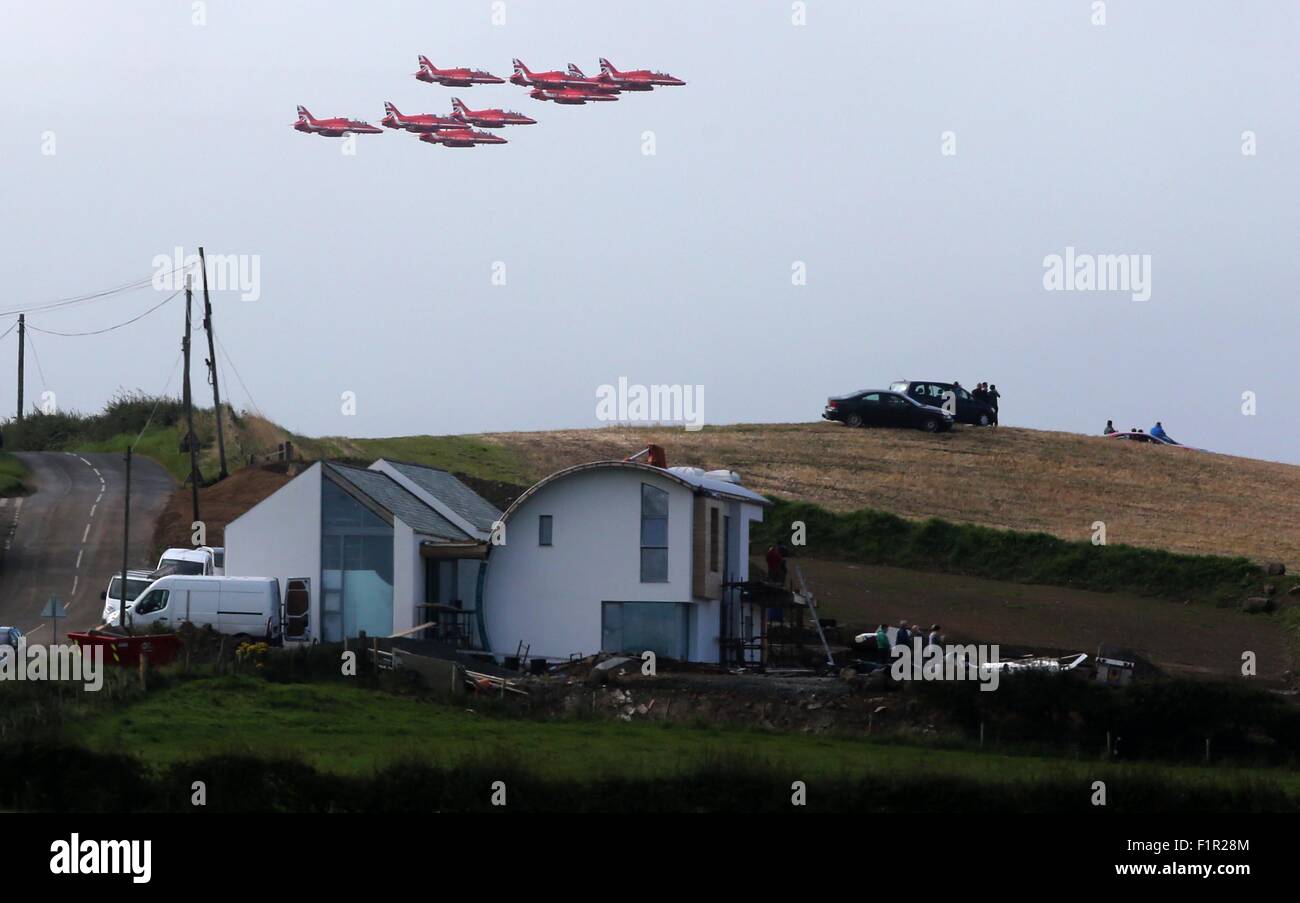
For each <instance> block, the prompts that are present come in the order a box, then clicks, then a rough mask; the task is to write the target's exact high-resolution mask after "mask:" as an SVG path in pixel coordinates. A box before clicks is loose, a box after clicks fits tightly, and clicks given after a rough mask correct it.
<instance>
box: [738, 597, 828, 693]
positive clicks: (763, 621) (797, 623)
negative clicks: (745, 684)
mask: <svg viewBox="0 0 1300 903" xmlns="http://www.w3.org/2000/svg"><path fill="white" fill-rule="evenodd" d="M722 586H723V599H722V630H721V633H720V635H719V640H718V642H719V646H720V660H721V664H722V665H724V666H725V667H729V668H751V669H755V670H763V669H765V668H769V667H772V666H773V665H783V664H791V665H798V666H802V665H806V664H807V663H808V662H809V661H810V659H812V658H814V657H819V655H818V652H819V650H818V647H820V652H822V653H824V654H825V658H826V663H827V664H834V660H833V658H832V657H831V653H830V648H829V646H828V645H827V643H826V638H825V636H824V634H823V633H822V629H821V623H820V621H819V620H818V617H817V607H816V604H815V603H814V602H813V599H812V596H811V594H809V593H807V592H806V591H805V592H794V591H793V590H791V589H789V588H787V587H786V586H785V585H784V584H783V583H777V582H775V581H772V580H761V579H759V580H753V579H751V580H732V581H727V582H724V583H723V585H722ZM809 621H811V623H812V626H813V628H815V629H811V630H810V629H809V627H808V622H809Z"/></svg>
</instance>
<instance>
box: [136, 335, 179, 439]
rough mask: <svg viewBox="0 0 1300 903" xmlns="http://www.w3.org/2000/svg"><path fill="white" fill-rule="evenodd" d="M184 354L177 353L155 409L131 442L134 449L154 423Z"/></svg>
mask: <svg viewBox="0 0 1300 903" xmlns="http://www.w3.org/2000/svg"><path fill="white" fill-rule="evenodd" d="M184 354H185V352H184V351H180V352H178V353H177V354H176V360H175V361H173V362H172V372H171V373H170V374H169V375H168V376H167V383H166V385H164V386H163V390H162V392H161V393H159V395H158V398H157V400H155V401H154V403H153V410H152V411H150V412H149V419H148V420H146V421H145V422H144V426H143V427H141V428H140V434H139V435H138V436H136V437H135V441H134V442H132V443H131V448H132V449H133V450H134V449H135V447H136V446H137V445H139V444H140V440H141V439H142V438H144V434H145V430H147V429H149V424H151V423H153V418H154V415H155V414H157V413H158V405H160V404H162V403H163V399H164V398H166V397H167V390H168V389H170V388H171V387H172V377H174V376H175V375H176V369H177V367H179V366H180V363H181V357H182V356H183V355H184Z"/></svg>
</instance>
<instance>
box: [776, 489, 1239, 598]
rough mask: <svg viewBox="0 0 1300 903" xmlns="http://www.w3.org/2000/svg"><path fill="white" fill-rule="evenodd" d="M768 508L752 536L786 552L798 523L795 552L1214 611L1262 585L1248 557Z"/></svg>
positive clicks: (797, 506) (878, 515)
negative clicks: (1209, 605) (803, 540)
mask: <svg viewBox="0 0 1300 903" xmlns="http://www.w3.org/2000/svg"><path fill="white" fill-rule="evenodd" d="M774 501H775V507H774V509H773V510H772V511H771V512H769V514H768V516H767V517H765V518H764V520H763V523H762V524H761V525H756V527H755V529H754V532H753V539H754V540H755V541H756V542H758V543H760V544H761V545H763V546H766V545H769V544H771V543H772V542H775V541H780V542H784V543H786V544H787V545H788V544H789V543H790V537H791V525H792V524H793V523H795V522H798V521H801V522H803V523H804V524H805V525H806V537H807V545H806V546H805V547H802V548H799V549H797V551H798V552H799V553H800V554H808V555H812V556H814V557H819V558H831V559H836V560H841V561H851V562H856V563H860V564H882V565H890V566H893V567H901V568H908V569H912V570H919V571H939V572H943V573H950V574H964V575H967V576H973V577H987V578H990V579H996V580H1008V581H1013V582H1017V583H1039V584H1046V585H1049V586H1069V587H1075V588H1078V589H1088V590H1095V591H1099V592H1114V591H1119V590H1123V591H1127V592H1132V593H1137V594H1140V595H1147V596H1160V597H1165V598H1176V599H1180V600H1181V599H1194V600H1198V601H1208V602H1214V603H1220V604H1224V603H1229V602H1234V601H1238V600H1240V598H1241V597H1242V596H1243V595H1244V594H1245V593H1246V592H1248V591H1250V590H1251V589H1253V588H1255V587H1256V586H1258V584H1260V583H1261V582H1262V578H1263V570H1262V569H1261V568H1260V567H1259V566H1258V565H1256V564H1254V563H1253V562H1251V561H1249V560H1248V559H1246V558H1223V557H1218V556H1212V555H1183V554H1177V553H1173V552H1164V551H1161V550H1158V549H1142V548H1137V547H1135V546H1126V545H1103V546H1095V545H1093V544H1092V543H1090V542H1071V541H1068V540H1064V539H1059V538H1057V537H1055V536H1050V535H1048V534H1046V533H1026V532H1017V531H1013V530H995V529H992V528H990V527H979V526H974V525H971V524H955V523H951V522H949V521H944V520H939V519H937V518H931V519H929V520H925V521H910V520H905V519H904V518H901V517H897V516H895V515H893V514H887V513H884V512H881V511H873V510H869V509H864V510H860V511H854V512H852V513H849V514H836V513H833V512H831V511H827V510H826V509H825V508H821V507H819V506H817V505H812V504H808V503H806V502H791V501H787V500H784V499H775V500H774Z"/></svg>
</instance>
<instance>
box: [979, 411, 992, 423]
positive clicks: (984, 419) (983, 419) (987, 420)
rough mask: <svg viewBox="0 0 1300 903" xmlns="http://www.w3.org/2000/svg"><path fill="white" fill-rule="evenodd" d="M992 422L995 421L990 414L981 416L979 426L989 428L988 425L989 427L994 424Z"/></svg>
mask: <svg viewBox="0 0 1300 903" xmlns="http://www.w3.org/2000/svg"><path fill="white" fill-rule="evenodd" d="M992 422H993V419H992V418H991V417H989V415H988V414H980V420H979V425H980V426H988V425H989V424H990V423H992Z"/></svg>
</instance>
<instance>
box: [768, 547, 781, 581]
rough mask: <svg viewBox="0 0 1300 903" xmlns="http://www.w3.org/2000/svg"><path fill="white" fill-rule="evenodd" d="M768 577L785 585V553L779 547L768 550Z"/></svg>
mask: <svg viewBox="0 0 1300 903" xmlns="http://www.w3.org/2000/svg"><path fill="white" fill-rule="evenodd" d="M767 577H768V579H769V580H775V581H777V582H779V583H785V553H784V552H783V551H782V549H781V547H780V546H778V545H773V546H771V547H770V548H768V550H767Z"/></svg>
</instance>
